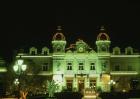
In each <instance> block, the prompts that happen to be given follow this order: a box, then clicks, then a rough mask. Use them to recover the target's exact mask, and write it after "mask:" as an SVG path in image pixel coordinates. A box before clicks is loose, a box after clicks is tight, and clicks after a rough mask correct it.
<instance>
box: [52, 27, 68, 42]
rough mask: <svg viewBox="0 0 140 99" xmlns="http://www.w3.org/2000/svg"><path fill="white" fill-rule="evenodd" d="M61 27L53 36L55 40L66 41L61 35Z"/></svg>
mask: <svg viewBox="0 0 140 99" xmlns="http://www.w3.org/2000/svg"><path fill="white" fill-rule="evenodd" d="M61 30H62V29H61V26H58V27H57V33H56V34H55V35H54V36H53V40H63V41H64V40H65V36H64V35H63V33H61Z"/></svg>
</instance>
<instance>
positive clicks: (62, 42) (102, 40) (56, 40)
mask: <svg viewBox="0 0 140 99" xmlns="http://www.w3.org/2000/svg"><path fill="white" fill-rule="evenodd" d="M66 43H67V41H66V39H65V36H64V34H63V33H62V32H61V26H58V28H57V32H56V33H55V34H54V36H53V40H52V47H53V53H65V52H66V51H67V50H68V52H73V51H75V52H78V53H85V52H89V51H90V50H92V49H91V48H90V47H89V46H88V45H87V44H86V43H85V42H84V41H83V40H79V41H77V42H76V44H71V45H70V47H69V48H66ZM110 43H111V41H110V38H109V36H108V34H107V33H106V32H105V29H104V27H103V26H102V27H101V28H100V32H99V34H98V36H97V40H96V45H97V52H98V53H109V48H110Z"/></svg>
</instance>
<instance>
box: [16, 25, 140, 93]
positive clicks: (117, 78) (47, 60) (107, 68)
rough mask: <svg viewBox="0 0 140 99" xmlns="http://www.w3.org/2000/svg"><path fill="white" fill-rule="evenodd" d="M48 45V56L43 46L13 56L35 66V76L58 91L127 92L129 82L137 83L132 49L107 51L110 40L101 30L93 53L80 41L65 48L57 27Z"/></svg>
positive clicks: (139, 62)
mask: <svg viewBox="0 0 140 99" xmlns="http://www.w3.org/2000/svg"><path fill="white" fill-rule="evenodd" d="M51 43H52V49H53V51H52V53H50V51H49V49H48V48H47V47H43V48H42V50H41V52H40V51H38V49H37V48H35V47H31V48H30V49H29V53H24V52H20V53H18V54H17V56H16V57H17V58H19V57H20V56H21V55H22V58H23V59H24V60H25V62H26V64H27V65H28V68H30V67H31V66H32V67H33V68H34V67H39V68H40V69H39V70H40V72H39V73H38V75H41V76H46V77H47V79H49V80H51V79H53V80H54V81H55V82H56V83H58V84H59V86H60V91H61V90H62V89H63V87H66V88H67V89H69V90H73V89H77V90H78V91H81V90H82V89H84V88H97V89H98V88H101V90H102V91H105V92H108V91H110V90H111V89H112V88H114V90H116V91H127V90H130V89H131V86H132V82H133V80H135V81H137V80H139V79H138V78H139V75H140V55H139V53H134V52H133V48H132V47H127V48H126V49H125V53H122V52H121V50H120V48H119V47H114V48H113V52H112V51H110V44H111V41H110V38H109V36H108V34H107V33H106V32H105V31H104V28H103V27H102V28H101V30H100V33H99V34H98V36H97V40H96V42H95V44H96V48H97V49H95V50H96V51H95V50H94V49H92V48H91V47H89V45H88V44H86V43H85V42H84V41H83V40H81V39H79V40H78V41H76V43H75V44H71V45H70V47H68V48H66V44H67V41H66V39H65V36H64V35H63V33H61V29H60V28H58V32H57V33H55V34H54V36H53V39H52V42H51ZM39 52H40V53H39ZM34 65H36V66H34Z"/></svg>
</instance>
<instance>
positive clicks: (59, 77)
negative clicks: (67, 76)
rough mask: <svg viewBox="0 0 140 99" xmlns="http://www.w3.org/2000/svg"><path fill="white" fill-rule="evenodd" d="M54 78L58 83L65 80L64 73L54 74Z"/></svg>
mask: <svg viewBox="0 0 140 99" xmlns="http://www.w3.org/2000/svg"><path fill="white" fill-rule="evenodd" d="M53 80H54V81H55V82H56V84H59V85H60V84H61V83H62V82H63V78H62V75H54V76H53Z"/></svg>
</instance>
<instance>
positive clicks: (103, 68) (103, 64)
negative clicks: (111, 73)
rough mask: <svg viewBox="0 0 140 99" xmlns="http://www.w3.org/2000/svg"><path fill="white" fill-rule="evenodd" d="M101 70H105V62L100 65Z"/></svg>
mask: <svg viewBox="0 0 140 99" xmlns="http://www.w3.org/2000/svg"><path fill="white" fill-rule="evenodd" d="M102 70H103V71H105V70H106V62H103V63H102Z"/></svg>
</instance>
